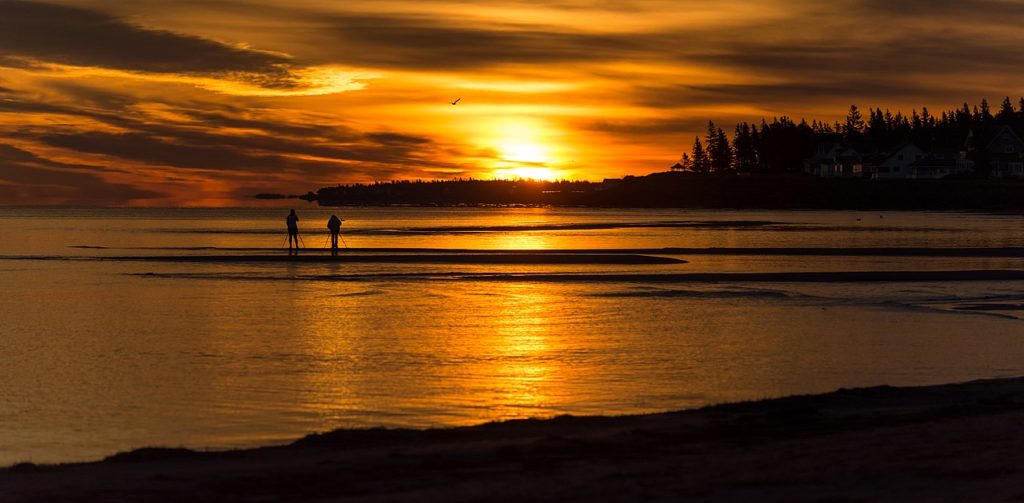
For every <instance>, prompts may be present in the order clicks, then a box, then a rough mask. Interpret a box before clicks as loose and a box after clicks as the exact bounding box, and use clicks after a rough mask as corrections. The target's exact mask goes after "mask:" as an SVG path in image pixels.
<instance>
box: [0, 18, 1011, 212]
mask: <svg viewBox="0 0 1024 503" xmlns="http://www.w3.org/2000/svg"><path fill="white" fill-rule="evenodd" d="M1012 4H1013V2H999V3H993V4H992V5H990V6H989V7H988V8H987V9H972V8H970V6H969V5H967V4H962V3H952V2H940V3H938V4H935V3H932V2H914V3H912V4H904V3H900V4H899V5H896V4H892V5H890V4H889V3H885V2H868V3H864V2H859V1H858V2H854V1H852V0H851V1H846V0H844V1H841V2H840V3H839V4H837V5H835V6H834V8H833V9H832V10H833V11H839V12H842V13H843V15H842V16H835V15H826V14H823V13H822V12H821V11H820V9H819V8H818V5H817V4H816V3H814V2H781V0H765V1H762V2H755V3H754V4H744V5H732V4H722V5H719V4H708V3H706V2H696V1H689V0H687V1H683V2H672V3H665V2H660V1H653V0H639V1H636V2H630V3H629V6H628V8H627V7H614V6H611V7H589V6H581V5H579V4H577V3H576V2H553V3H552V2H533V1H525V2H515V3H508V2H490V1H487V2H479V3H473V4H472V5H470V4H462V3H458V2H456V3H451V2H433V1H428V2H408V1H405V0H397V1H394V2H384V3H380V2H374V3H358V4H352V3H348V4H346V3H338V2H326V1H322V0H302V1H299V2H293V3H290V4H289V6H288V7H281V6H280V5H279V4H276V3H274V2H269V1H267V0H242V1H231V2H227V1H220V0H214V1H211V2H203V3H202V4H197V3H193V2H162V1H154V2H114V1H112V0H90V1H87V2H82V1H77V2H72V1H70V0H0V67H2V68H3V70H2V72H0V204H89V205H91V204H101V205H109V204H112V205H139V206H143V205H148V206H156V205H189V206H194V205H211V204H212V205H222V204H227V205H231V204H244V203H246V202H247V201H250V196H251V195H252V194H254V193H259V192H279V193H291V194H296V193H305V192H306V191H309V190H316V189H317V188H318V187H322V186H328V185H336V184H339V183H354V182H373V181H386V180H401V179H452V178H460V177H474V178H484V179H489V178H501V177H513V178H515V177H522V178H534V179H543V180H550V179H556V178H558V179H561V178H571V179H582V180H601V179H603V178H613V177H621V176H623V175H628V174H634V175H639V174H646V173H651V172H655V171H661V170H664V169H666V168H667V167H668V166H669V165H671V164H672V163H673V162H674V161H675V160H676V159H678V157H679V155H680V154H681V153H682V152H683V151H684V150H688V149H689V148H690V147H691V146H692V144H693V138H694V137H695V136H697V135H702V134H703V133H704V129H705V126H706V124H707V121H708V120H714V121H715V122H716V123H717V124H719V125H720V126H722V127H724V128H725V129H726V130H729V129H730V128H731V127H732V124H734V123H735V122H738V121H753V122H759V121H760V120H761V118H768V119H769V120H770V119H771V118H772V117H777V116H781V115H787V116H791V117H793V118H794V119H797V120H798V119H799V118H801V117H806V118H807V119H808V120H810V119H819V120H828V121H831V120H835V119H837V118H839V117H841V116H842V115H843V113H844V112H845V110H846V109H847V108H848V107H849V105H850V103H857V104H859V105H860V106H861V107H862V108H865V109H866V108H867V107H871V106H879V107H885V108H888V109H892V110H893V111H896V110H902V111H903V112H904V113H909V112H910V108H913V107H920V106H922V105H927V106H930V107H932V108H933V109H947V108H952V107H956V106H958V105H959V104H960V102H961V101H962V100H963V99H980V98H981V97H984V96H987V97H988V98H989V101H990V102H998V101H999V100H1000V99H1001V98H1002V96H1003V95H1004V94H1011V95H1013V97H1014V99H1016V95H1017V94H1024V77H1021V76H1020V74H1019V72H1017V71H1016V70H1017V68H1019V63H1021V62H1024V61H1022V57H1021V56H1020V52H1019V51H1018V50H1017V49H1016V48H1017V47H1018V46H1019V44H1018V43H1017V42H1018V41H1017V40H1016V33H1017V31H1016V30H1017V25H1016V23H1014V22H1011V20H1013V19H1015V18H1014V16H1012V15H1011V14H1012V13H1013V10H1012V9H1013V5H1012ZM1004 10H1005V11H1006V12H1003V11H1004ZM893 18H898V19H901V20H902V22H903V25H902V26H903V28H902V29H900V30H895V31H891V32H887V34H886V36H885V37H877V36H875V35H873V34H872V31H871V30H868V29H865V27H867V26H873V25H874V24H875V23H877V22H879V21H880V20H889V19H893ZM954 22H955V25H956V26H958V29H957V30H956V31H950V30H940V29H938V28H936V27H939V26H948V25H951V23H954ZM55 33H63V34H64V35H62V36H61V37H55V36H53V34H55ZM833 33H844V34H846V35H845V36H844V38H843V39H842V40H840V41H837V42H835V43H833V44H830V45H828V46H820V44H815V43H810V42H808V41H813V40H823V39H829V40H831V39H833V38H834V37H832V36H831V34H833ZM115 48H116V49H115ZM908 54H913V57H911V58H907V57H906V56H907V55H908ZM979 55H980V56H979ZM890 61H893V62H895V61H906V62H907V64H905V65H901V66H900V67H899V69H898V70H893V69H888V68H879V67H878V66H879V65H880V64H888V63H884V62H890ZM453 103H454V104H453ZM727 132H731V131H727Z"/></svg>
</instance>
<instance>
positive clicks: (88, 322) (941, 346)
mask: <svg viewBox="0 0 1024 503" xmlns="http://www.w3.org/2000/svg"><path fill="white" fill-rule="evenodd" d="M335 211H336V212H337V213H338V214H339V215H340V216H341V217H342V218H344V219H346V222H345V224H344V226H343V228H342V230H343V234H342V235H343V236H344V238H345V244H346V245H347V246H348V247H349V248H350V249H349V250H343V253H349V254H357V253H358V254H363V255H374V254H382V255H384V254H394V253H399V252H397V251H395V250H392V249H393V248H446V249H460V250H529V249H544V250H558V249H654V248H665V247H679V248H708V247H732V248H745V247H755V248H759V247H772V248H807V247H846V246H849V247H864V248H880V247H886V248H888V247H959V248H1001V247H1020V246H1024V226H1021V224H1020V222H1021V220H1020V217H1015V216H996V215H976V214H961V213H881V214H880V213H866V212H865V213H860V212H793V211H786V212H770V211H762V212H728V211H714V212H703V211H686V210H663V211H650V210H592V209H586V210H584V209H532V208H531V209H494V208H491V209H480V208H461V209H446V208H365V209H364V208H343V209H338V210H335ZM335 211H331V210H321V209H302V208H300V209H299V215H300V217H301V218H302V220H301V221H300V225H301V226H302V228H303V232H304V241H305V244H306V245H307V246H310V247H320V246H323V244H324V241H325V238H326V234H324V233H323V232H326V228H324V225H325V223H326V220H327V217H328V216H329V215H330V213H332V212H335ZM285 213H286V212H284V211H282V210H280V209H241V210H212V209H211V210H198V209H166V210H160V209H151V210H135V209H132V210H128V209H124V210H117V209H114V210H91V209H90V210H71V209H31V210H28V209H6V210H0V229H2V230H0V256H2V257H4V258H2V259H0V320H2V324H0V356H2V358H0V383H2V384H0V464H9V463H14V462H19V461H34V462H53V461H70V460H88V459H97V458H99V457H102V456H105V455H109V454H111V453H114V452H117V451H122V450H126V449H131V448H137V447H143V446H151V445H164V446H187V447H193V448H229V447H241V446H254V445H265V444H273V443H284V442H287V441H289V440H292V439H295V438H298V437H300V436H302V435H305V434H307V433H310V432H314V431H325V430H330V429H334V428H340V427H368V426H389V427H400V426H401V427H428V426H453V425H468V424H476V423H480V422H484V421H490V420H499V419H509V418H523V417H549V416H554V415H558V414H626V413H643V412H654V411H663V410H675V409H683V408H691V407H698V406H702V405H707V404H712V403H719V402H723V401H735V400H744V399H756V398H763V397H771V396H780V395H787V394H793V393H812V392H823V391H828V390H832V389H835V388H838V387H844V386H845V387H849V386H867V385H876V384H893V385H913V384H930V383H940V382H950V381H960V380H967V379H975V378H985V377H999V376H1008V375H1020V374H1024V324H1022V323H1024V322H1022V321H1021V320H1019V319H1017V317H1018V316H1020V315H1022V314H1024V310H1021V307H1020V306H1021V304H1024V282H1021V281H957V282H870V283H843V282H828V281H826V282H822V281H818V282H767V281H745V282H738V281H729V280H724V281H716V282H707V281H675V282H664V281H659V280H658V278H664V277H667V275H680V274H686V273H692V272H755V273H763V272H795V271H901V270H916V271H924V270H931V271H942V270H1020V269H1022V268H1024V259H1021V258H1018V257H989V258H982V257H954V258H942V257H914V256H891V257H884V256H866V257H842V256H832V257H821V256H789V255H785V254H778V255H749V256H737V255H716V254H701V255H685V254H683V255H664V256H670V257H674V258H678V259H682V260H687V261H688V262H687V263H678V264H657V265H631V264H617V265H593V264H587V265H573V264H549V265H544V264H534V265H522V264H519V265H517V264H506V265H494V264H451V263H443V262H442V263H431V264H380V263H372V262H366V263H355V264H314V263H310V264H305V263H303V264H295V263H245V262H239V263H202V262H188V263H178V262H162V261H125V260H95V258H96V257H124V256H140V255H141V256H147V255H247V254H267V253H275V254H282V255H283V252H281V251H278V250H269V251H268V250H265V249H268V248H269V249H275V248H279V247H280V246H281V244H282V241H283V238H284V236H283V234H282V233H281V232H280V228H281V227H283V221H284V220H283V219H284V215H285ZM357 249H358V250H357ZM26 258H29V260H26ZM40 258H47V260H38V259H40ZM539 274H543V275H544V278H545V279H544V280H543V281H541V280H539V277H538V276H536V275H539ZM552 275H557V276H552ZM611 275H615V276H614V278H617V279H614V280H608V279H607V278H611V277H612V276H611ZM622 275H633V276H634V278H635V279H634V278H629V279H627V280H623V279H622ZM677 277H678V276H677ZM584 279H585V281H584Z"/></svg>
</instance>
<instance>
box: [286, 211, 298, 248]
mask: <svg viewBox="0 0 1024 503" xmlns="http://www.w3.org/2000/svg"><path fill="white" fill-rule="evenodd" d="M284 222H285V224H286V225H288V255H291V254H292V243H293V242H294V243H295V255H298V254H299V216H298V215H296V214H295V210H294V209H293V210H292V211H291V213H289V214H288V216H287V217H286V218H285V219H284Z"/></svg>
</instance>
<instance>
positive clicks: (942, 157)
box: [910, 149, 974, 179]
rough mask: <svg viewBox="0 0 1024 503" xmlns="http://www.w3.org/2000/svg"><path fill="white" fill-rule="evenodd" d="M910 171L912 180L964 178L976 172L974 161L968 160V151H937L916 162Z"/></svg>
mask: <svg viewBox="0 0 1024 503" xmlns="http://www.w3.org/2000/svg"><path fill="white" fill-rule="evenodd" d="M910 170H911V178H915V179H939V178H946V177H947V176H963V175H968V174H971V173H973V172H974V161H971V160H969V159H967V152H966V151H961V150H948V149H947V150H936V151H935V152H932V153H929V154H927V155H925V156H924V157H923V158H922V159H920V160H918V161H915V162H914V163H913V164H912V165H911V166H910Z"/></svg>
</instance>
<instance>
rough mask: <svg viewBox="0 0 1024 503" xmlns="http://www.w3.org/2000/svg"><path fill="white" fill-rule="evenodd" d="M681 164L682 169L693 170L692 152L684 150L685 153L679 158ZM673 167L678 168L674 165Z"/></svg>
mask: <svg viewBox="0 0 1024 503" xmlns="http://www.w3.org/2000/svg"><path fill="white" fill-rule="evenodd" d="M678 165H679V166H681V167H682V169H681V171H693V159H690V154H687V153H686V152H683V155H682V156H681V157H680V158H679V164H678ZM672 169H673V170H675V169H677V168H676V167H675V166H672Z"/></svg>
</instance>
